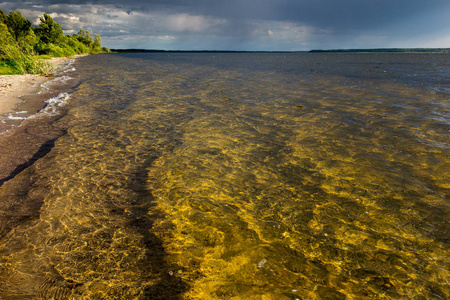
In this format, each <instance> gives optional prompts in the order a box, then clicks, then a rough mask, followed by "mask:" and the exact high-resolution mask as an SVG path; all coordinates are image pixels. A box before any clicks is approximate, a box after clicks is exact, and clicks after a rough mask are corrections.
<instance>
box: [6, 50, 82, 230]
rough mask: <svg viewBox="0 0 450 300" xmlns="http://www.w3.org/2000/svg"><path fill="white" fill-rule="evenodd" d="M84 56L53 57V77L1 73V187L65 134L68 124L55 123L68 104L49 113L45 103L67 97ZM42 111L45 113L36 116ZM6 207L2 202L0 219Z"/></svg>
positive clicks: (51, 61)
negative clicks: (55, 112)
mask: <svg viewBox="0 0 450 300" xmlns="http://www.w3.org/2000/svg"><path fill="white" fill-rule="evenodd" d="M81 56H84V55H76V56H74V57H72V58H53V59H51V60H49V62H50V63H51V64H52V65H53V68H54V71H53V76H49V77H47V76H43V75H30V74H25V75H1V76H0V107H1V109H0V152H1V153H2V157H1V158H0V188H1V187H4V184H5V183H6V182H7V181H9V180H10V179H12V178H13V177H15V176H16V175H17V174H18V173H20V172H21V171H23V170H24V169H26V168H27V167H28V166H30V165H31V164H33V163H34V162H35V161H36V160H37V159H39V158H40V157H42V156H43V155H45V154H44V153H46V152H45V151H44V152H43V150H42V149H43V148H45V149H47V148H49V149H51V148H52V146H51V145H52V142H54V141H55V140H56V139H57V138H58V137H60V136H61V135H62V134H64V132H65V128H64V125H63V124H59V123H58V124H57V123H54V120H56V119H58V118H61V116H62V115H63V114H64V108H59V112H58V113H57V114H52V113H51V112H50V114H47V112H46V111H45V107H50V108H52V107H53V106H52V105H48V103H47V101H48V100H51V99H56V100H59V98H61V97H62V98H61V99H62V100H64V99H65V97H67V92H70V90H71V88H72V87H73V86H74V85H75V83H74V80H75V81H76V80H77V79H76V75H75V76H74V77H75V78H73V77H72V76H73V75H72V74H73V73H72V72H73V71H75V69H74V68H73V67H71V65H72V63H73V62H74V60H76V59H78V58H79V57H81ZM68 72H69V73H68ZM60 95H62V96H60ZM63 96H64V97H63ZM57 106H58V104H57ZM41 111H42V112H43V113H42V115H43V116H45V117H44V118H41V117H37V118H35V117H34V116H37V115H38V113H39V112H41ZM2 211H3V209H2V205H0V219H1V214H2ZM0 223H1V222H0Z"/></svg>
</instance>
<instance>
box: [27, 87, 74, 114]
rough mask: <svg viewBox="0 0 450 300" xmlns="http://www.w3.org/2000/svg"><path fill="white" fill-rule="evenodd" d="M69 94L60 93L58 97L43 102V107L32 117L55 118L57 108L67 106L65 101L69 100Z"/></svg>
mask: <svg viewBox="0 0 450 300" xmlns="http://www.w3.org/2000/svg"><path fill="white" fill-rule="evenodd" d="M69 98H70V95H69V93H60V94H59V95H58V96H56V97H53V98H50V99H48V100H47V101H45V106H44V108H43V109H41V110H40V111H39V112H38V113H37V114H35V115H33V116H41V115H47V116H55V115H57V114H58V111H57V110H58V107H61V106H64V105H66V104H67V100H69Z"/></svg>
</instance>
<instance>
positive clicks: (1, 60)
mask: <svg viewBox="0 0 450 300" xmlns="http://www.w3.org/2000/svg"><path fill="white" fill-rule="evenodd" d="M101 52H109V49H108V48H105V47H102V45H101V37H100V35H98V34H96V35H94V37H92V36H91V33H90V32H89V31H84V30H80V31H79V32H78V34H73V35H64V34H63V31H62V29H61V25H60V24H58V23H56V22H55V21H53V19H52V17H51V16H50V15H47V14H44V16H43V17H41V18H40V24H39V26H37V27H34V26H32V25H31V22H30V21H28V20H27V19H25V18H24V17H23V16H22V14H21V13H20V12H19V11H10V12H9V14H5V13H4V12H3V11H2V10H1V9H0V74H25V73H30V74H50V73H51V71H52V66H51V65H50V64H49V63H48V62H46V61H45V58H50V57H72V56H74V55H77V54H87V53H89V54H96V53H101Z"/></svg>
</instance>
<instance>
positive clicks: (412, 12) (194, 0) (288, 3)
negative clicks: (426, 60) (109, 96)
mask: <svg viewBox="0 0 450 300" xmlns="http://www.w3.org/2000/svg"><path fill="white" fill-rule="evenodd" d="M15 2H16V3H20V2H21V1H15ZM23 3H33V4H36V5H43V6H48V5H52V4H62V5H67V4H70V5H114V6H115V7H117V8H121V9H123V10H124V11H144V12H145V11H151V10H155V9H156V10H162V11H172V12H185V13H194V14H203V15H210V16H217V17H222V18H227V19H255V20H271V21H295V22H304V23H307V24H312V25H314V26H321V27H338V28H346V27H355V26H368V27H377V26H380V25H382V24H384V23H386V22H392V21H395V20H398V19H402V18H411V17H415V16H418V15H423V14H425V13H427V12H433V11H440V10H447V12H449V13H450V11H449V9H450V1H448V0H340V1H339V0H228V1H224V0H148V1H145V0H128V1H123V0H65V1H63V0H31V1H23Z"/></svg>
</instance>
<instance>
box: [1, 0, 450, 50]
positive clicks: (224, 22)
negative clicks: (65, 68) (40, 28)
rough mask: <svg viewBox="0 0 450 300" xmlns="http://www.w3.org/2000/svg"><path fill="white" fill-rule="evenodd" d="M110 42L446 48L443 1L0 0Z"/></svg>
mask: <svg viewBox="0 0 450 300" xmlns="http://www.w3.org/2000/svg"><path fill="white" fill-rule="evenodd" d="M0 9H2V10H3V11H4V12H5V13H8V12H9V11H11V10H19V11H20V12H21V13H22V15H23V16H24V17H26V18H27V19H28V20H30V21H31V22H32V23H33V25H35V26H37V25H38V24H39V17H41V16H42V15H43V14H44V13H47V14H49V15H51V16H52V17H53V19H54V20H55V21H56V22H58V23H59V24H61V27H62V29H63V31H64V33H65V34H73V33H77V32H78V31H79V30H80V29H84V30H89V31H90V32H92V33H93V34H100V36H101V37H102V45H103V46H106V47H109V48H112V49H124V48H140V49H161V50H247V51H308V50H312V49H355V48H358V49H361V48H363V49H364V48H450V0H125V1H124V0H24V1H22V0H15V1H2V0H0Z"/></svg>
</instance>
